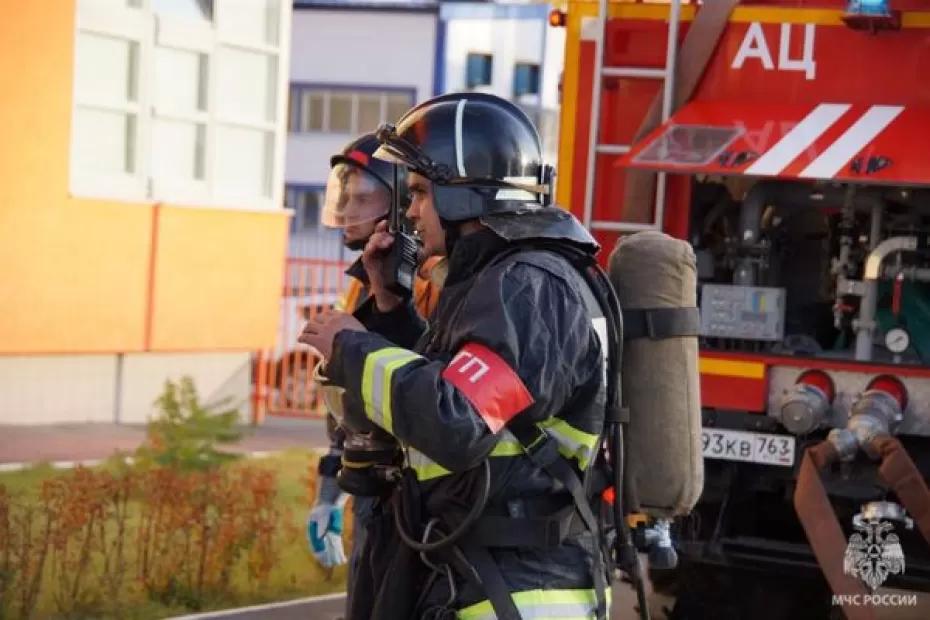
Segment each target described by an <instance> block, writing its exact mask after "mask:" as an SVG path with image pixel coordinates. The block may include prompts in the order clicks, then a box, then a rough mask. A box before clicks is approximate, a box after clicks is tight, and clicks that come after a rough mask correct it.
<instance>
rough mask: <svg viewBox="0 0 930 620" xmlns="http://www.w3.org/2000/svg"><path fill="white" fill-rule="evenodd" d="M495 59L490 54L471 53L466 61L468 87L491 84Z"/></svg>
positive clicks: (466, 82)
mask: <svg viewBox="0 0 930 620" xmlns="http://www.w3.org/2000/svg"><path fill="white" fill-rule="evenodd" d="M493 61H494V58H493V56H491V55H490V54H477V53H474V52H472V53H469V54H468V58H467V60H466V61H465V63H466V64H465V85H466V86H467V87H468V88H474V87H476V86H490V84H491V70H492V68H493V64H494V62H493Z"/></svg>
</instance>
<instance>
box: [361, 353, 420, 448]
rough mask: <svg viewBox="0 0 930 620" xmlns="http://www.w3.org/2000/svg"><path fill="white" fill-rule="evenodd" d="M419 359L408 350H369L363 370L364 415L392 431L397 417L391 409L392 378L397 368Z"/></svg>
mask: <svg viewBox="0 0 930 620" xmlns="http://www.w3.org/2000/svg"><path fill="white" fill-rule="evenodd" d="M418 359H420V356H419V355H417V354H416V353H413V352H412V351H408V350H407V349H401V348H398V347H385V348H383V349H378V350H377V351H373V352H372V353H369V354H368V355H367V356H366V357H365V364H364V366H363V369H362V402H363V403H364V406H365V415H366V416H368V418H369V419H370V420H371V421H372V422H374V423H375V424H377V425H378V426H380V427H381V428H383V429H384V430H386V431H387V432H389V433H392V432H393V428H394V419H393V414H392V411H391V377H392V375H393V374H394V371H395V370H397V369H398V368H400V367H401V366H404V365H406V364H409V363H410V362H413V361H415V360H418Z"/></svg>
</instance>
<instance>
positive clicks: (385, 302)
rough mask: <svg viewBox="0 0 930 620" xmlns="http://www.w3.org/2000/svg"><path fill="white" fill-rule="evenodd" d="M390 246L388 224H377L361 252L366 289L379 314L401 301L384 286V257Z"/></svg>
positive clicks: (390, 237)
mask: <svg viewBox="0 0 930 620" xmlns="http://www.w3.org/2000/svg"><path fill="white" fill-rule="evenodd" d="M392 245H394V235H392V234H391V233H389V232H388V223H387V222H386V221H382V222H378V225H377V226H376V227H375V232H374V233H373V234H372V235H371V237H369V238H368V243H367V244H366V245H365V250H364V251H363V252H362V265H364V266H365V273H367V274H368V287H369V289H370V290H371V295H372V297H374V298H375V305H376V306H377V307H378V310H379V311H380V312H390V311H391V310H393V309H394V308H396V307H397V306H398V305H399V304H400V303H401V302H402V301H403V299H401V298H400V297H398V296H397V295H395V294H394V293H392V292H390V291H389V290H387V289H386V288H385V286H384V282H385V280H386V279H387V274H385V273H384V269H385V267H386V265H385V262H384V257H385V255H386V254H387V253H388V252H389V251H390V250H391V246H392Z"/></svg>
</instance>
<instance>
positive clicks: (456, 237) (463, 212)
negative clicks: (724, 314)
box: [301, 93, 616, 620]
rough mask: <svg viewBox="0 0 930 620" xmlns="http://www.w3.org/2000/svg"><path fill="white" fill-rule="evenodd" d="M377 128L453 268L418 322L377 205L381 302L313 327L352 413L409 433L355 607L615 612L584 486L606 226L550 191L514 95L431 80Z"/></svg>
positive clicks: (596, 416) (360, 611) (513, 614)
mask: <svg viewBox="0 0 930 620" xmlns="http://www.w3.org/2000/svg"><path fill="white" fill-rule="evenodd" d="M378 137H379V140H380V141H381V143H382V147H381V149H380V150H379V151H378V152H377V153H376V156H379V157H384V158H386V159H388V160H390V161H393V162H397V163H402V164H403V165H405V166H407V168H408V171H409V175H408V187H409V191H410V194H411V205H410V208H409V209H408V211H407V217H408V218H409V219H410V220H411V221H412V222H413V223H414V224H415V226H416V228H417V231H418V232H419V236H420V239H421V242H422V248H421V254H422V255H423V256H426V255H430V254H448V256H449V269H448V276H447V279H446V282H445V286H444V288H443V291H442V293H441V294H440V299H439V306H438V307H437V309H436V312H435V313H434V315H433V316H432V318H431V320H430V321H429V329H428V330H426V331H422V330H421V331H420V333H421V335H420V337H419V338H417V339H416V340H415V341H413V340H412V339H411V338H410V334H411V333H413V332H414V331H415V330H412V329H411V328H410V326H412V325H421V324H422V321H420V319H419V318H418V317H417V315H416V313H415V312H414V311H413V309H412V308H411V307H410V305H409V304H407V303H405V302H404V301H403V300H402V299H401V298H399V297H396V296H395V295H393V294H392V293H391V292H389V291H388V290H386V289H385V288H384V274H383V273H382V266H383V263H382V260H381V257H382V256H383V253H384V252H385V251H387V250H388V249H389V248H390V246H391V244H392V237H391V235H390V234H388V233H387V231H386V228H385V227H384V226H380V225H379V228H378V231H377V232H376V233H375V234H374V235H373V236H372V238H371V239H370V240H369V242H368V244H367V246H366V248H365V251H364V253H363V260H364V263H365V267H366V271H367V273H368V275H369V278H370V284H371V291H372V299H371V301H370V303H369V304H368V305H367V307H366V308H364V309H363V311H362V312H359V313H356V317H351V316H348V315H345V314H339V313H331V314H328V315H325V316H321V317H320V318H318V319H317V320H314V321H311V322H310V323H309V324H308V326H307V328H306V330H305V331H304V333H303V334H302V336H301V339H302V341H303V342H306V343H307V344H310V345H311V346H314V347H316V348H317V349H318V350H320V352H321V353H322V354H323V355H324V356H325V357H326V358H327V359H328V364H327V369H328V373H329V377H330V380H331V381H333V382H334V383H335V384H338V385H340V386H342V387H343V388H345V394H344V398H343V400H344V403H345V405H346V420H347V421H351V420H352V419H353V417H357V418H362V419H361V420H359V422H358V423H359V424H362V423H363V422H364V421H368V422H373V423H375V424H377V425H378V426H380V427H381V428H383V429H384V430H386V431H388V432H389V433H391V434H392V435H393V436H394V437H396V439H397V440H398V441H399V442H400V444H401V445H402V446H403V447H404V449H405V451H406V463H407V469H406V470H405V471H404V475H403V477H402V479H401V480H399V482H398V487H397V490H396V491H395V493H394V495H393V497H392V498H391V510H390V511H389V512H387V513H386V514H385V515H384V517H383V518H382V519H381V521H380V522H379V524H378V527H376V528H374V529H373V530H372V532H371V536H370V540H369V542H370V544H369V546H368V549H367V550H366V555H365V556H364V558H363V562H365V568H363V569H362V570H363V572H364V573H365V574H366V579H365V581H364V587H365V588H366V589H367V592H368V595H367V596H362V595H361V593H360V592H357V593H356V597H355V600H354V603H353V606H352V608H351V609H350V611H349V615H350V618H352V620H357V619H361V618H366V619H368V618H375V619H388V618H446V617H449V618H451V617H458V618H462V619H466V620H467V619H471V618H493V617H494V616H495V614H496V617H497V618H500V619H507V620H516V619H518V618H534V617H565V618H606V617H607V589H606V582H607V570H606V560H605V556H604V553H603V544H602V543H603V541H601V540H600V538H599V536H598V531H599V530H600V529H601V528H600V527H599V524H598V523H597V517H596V516H595V515H594V514H593V513H594V512H597V510H592V506H591V498H592V495H593V493H594V492H596V491H597V490H598V488H600V487H598V484H597V481H596V476H594V475H592V472H594V471H595V470H597V469H598V468H599V467H600V461H601V460H602V455H601V453H600V451H599V447H600V444H601V432H602V428H603V425H604V419H605V405H606V404H607V402H608V400H609V398H608V393H609V390H608V386H607V385H606V383H607V379H606V376H607V375H606V373H605V363H606V362H605V353H606V348H605V347H608V344H609V337H608V336H607V334H608V333H609V334H612V335H615V333H616V331H615V330H609V329H601V326H603V325H604V324H605V320H604V313H603V312H602V309H601V306H600V304H599V303H598V299H599V297H598V293H597V291H594V290H593V289H592V287H591V286H590V285H589V280H588V279H587V278H586V277H584V276H583V275H582V271H583V269H587V268H593V267H592V265H593V260H592V256H593V254H594V253H595V252H596V251H597V249H598V246H597V244H596V243H595V242H594V241H593V239H592V238H591V237H590V235H589V234H588V233H587V231H585V230H584V228H583V227H582V226H581V225H580V224H579V223H578V221H577V220H576V219H575V218H573V217H572V216H571V215H570V214H568V213H567V212H565V211H563V210H561V209H558V208H554V207H551V206H550V196H551V192H552V178H553V173H552V169H551V168H550V167H549V166H547V165H545V164H543V163H542V161H541V156H540V146H539V138H538V135H537V133H536V130H535V128H534V127H533V125H532V123H531V122H530V121H529V119H528V118H527V117H526V115H525V114H523V112H521V111H520V110H519V109H518V108H517V107H516V106H514V105H513V104H511V103H509V102H507V101H505V100H503V99H500V98H498V97H494V96H491V95H484V94H476V93H462V94H452V95H445V96H441V97H437V98H434V99H431V100H429V101H426V102H424V103H422V104H420V105H418V106H417V107H415V108H413V109H412V110H410V111H409V112H408V113H407V114H405V115H404V116H403V117H402V118H401V119H400V121H399V122H398V124H397V126H396V127H392V126H385V127H382V128H381V130H379V134H378ZM362 587H363V585H362V584H361V583H359V584H357V585H356V588H357V589H360V588H362Z"/></svg>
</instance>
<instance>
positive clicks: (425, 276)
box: [307, 133, 443, 589]
mask: <svg viewBox="0 0 930 620" xmlns="http://www.w3.org/2000/svg"><path fill="white" fill-rule="evenodd" d="M378 147H379V142H378V140H377V138H376V137H375V135H374V134H373V133H368V134H364V135H362V136H360V137H359V138H357V139H355V140H353V141H352V142H350V143H349V144H348V145H346V147H345V148H344V149H343V150H342V151H341V152H339V153H338V154H336V155H334V156H333V157H332V158H331V159H330V166H331V171H330V176H329V180H328V182H327V186H326V195H325V199H324V207H323V211H322V213H321V223H322V224H323V225H324V226H327V227H329V228H337V229H342V231H343V243H344V245H345V247H346V248H347V249H349V250H354V251H358V250H361V249H363V248H364V247H365V244H366V243H367V242H368V239H369V237H371V235H372V233H373V232H374V230H375V226H376V224H377V223H378V222H379V221H382V220H384V219H385V217H387V215H388V212H389V210H390V206H391V192H392V191H393V186H394V170H393V169H394V165H393V164H390V163H388V162H385V161H383V160H380V159H374V158H373V157H372V156H373V154H374V152H375V150H376V149H377V148H378ZM442 271H443V268H442V265H441V264H440V263H439V261H431V262H429V263H426V264H424V265H423V266H422V267H421V268H420V270H419V272H418V276H419V277H418V278H417V281H416V290H415V306H416V308H417V309H418V311H419V312H421V313H422V314H423V316H428V315H429V313H430V312H431V311H432V308H433V307H434V306H435V302H436V300H437V299H438V296H439V288H440V286H441V276H442ZM346 274H347V275H348V276H349V283H348V286H347V288H346V290H345V292H344V293H343V295H342V296H341V298H340V299H339V301H338V302H337V303H336V307H337V308H338V309H340V310H343V311H346V312H353V311H355V310H356V309H357V308H358V307H359V306H361V305H362V304H363V303H364V302H365V300H366V299H367V298H368V294H369V291H368V277H367V275H366V274H365V269H364V267H363V266H362V263H361V260H357V261H355V262H354V263H353V264H352V265H351V266H350V267H349V269H348V270H347V271H346ZM327 433H328V435H329V439H330V448H329V452H328V453H327V454H326V455H325V456H323V457H322V458H321V459H320V462H319V465H318V470H317V471H318V474H319V478H318V483H317V494H316V500H315V502H314V505H313V506H312V507H311V509H310V513H309V515H308V518H307V538H308V543H309V545H310V550H311V552H312V553H313V556H314V558H315V559H316V560H317V561H318V562H319V564H320V565H321V566H323V567H324V568H332V567H333V566H337V565H339V564H343V563H345V561H346V556H345V550H344V548H343V542H342V522H343V514H342V513H343V506H344V504H345V503H346V499H347V496H346V494H345V493H342V492H341V491H340V489H339V487H338V485H337V483H336V475H337V473H338V472H339V470H340V468H341V466H342V463H341V455H342V451H343V443H344V441H345V431H344V430H343V429H342V428H340V427H339V426H338V424H337V423H336V420H335V419H334V417H333V415H332V412H327ZM352 506H353V516H354V523H355V524H356V525H355V528H354V532H353V540H354V547H353V553H352V560H351V562H350V570H349V584H350V586H351V583H352V581H353V575H354V572H355V565H356V564H357V550H358V549H360V548H361V547H362V546H363V544H364V537H365V524H366V523H368V522H369V520H370V518H371V514H372V500H371V498H367V497H356V498H354V500H353V503H352ZM350 589H351V588H350Z"/></svg>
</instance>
